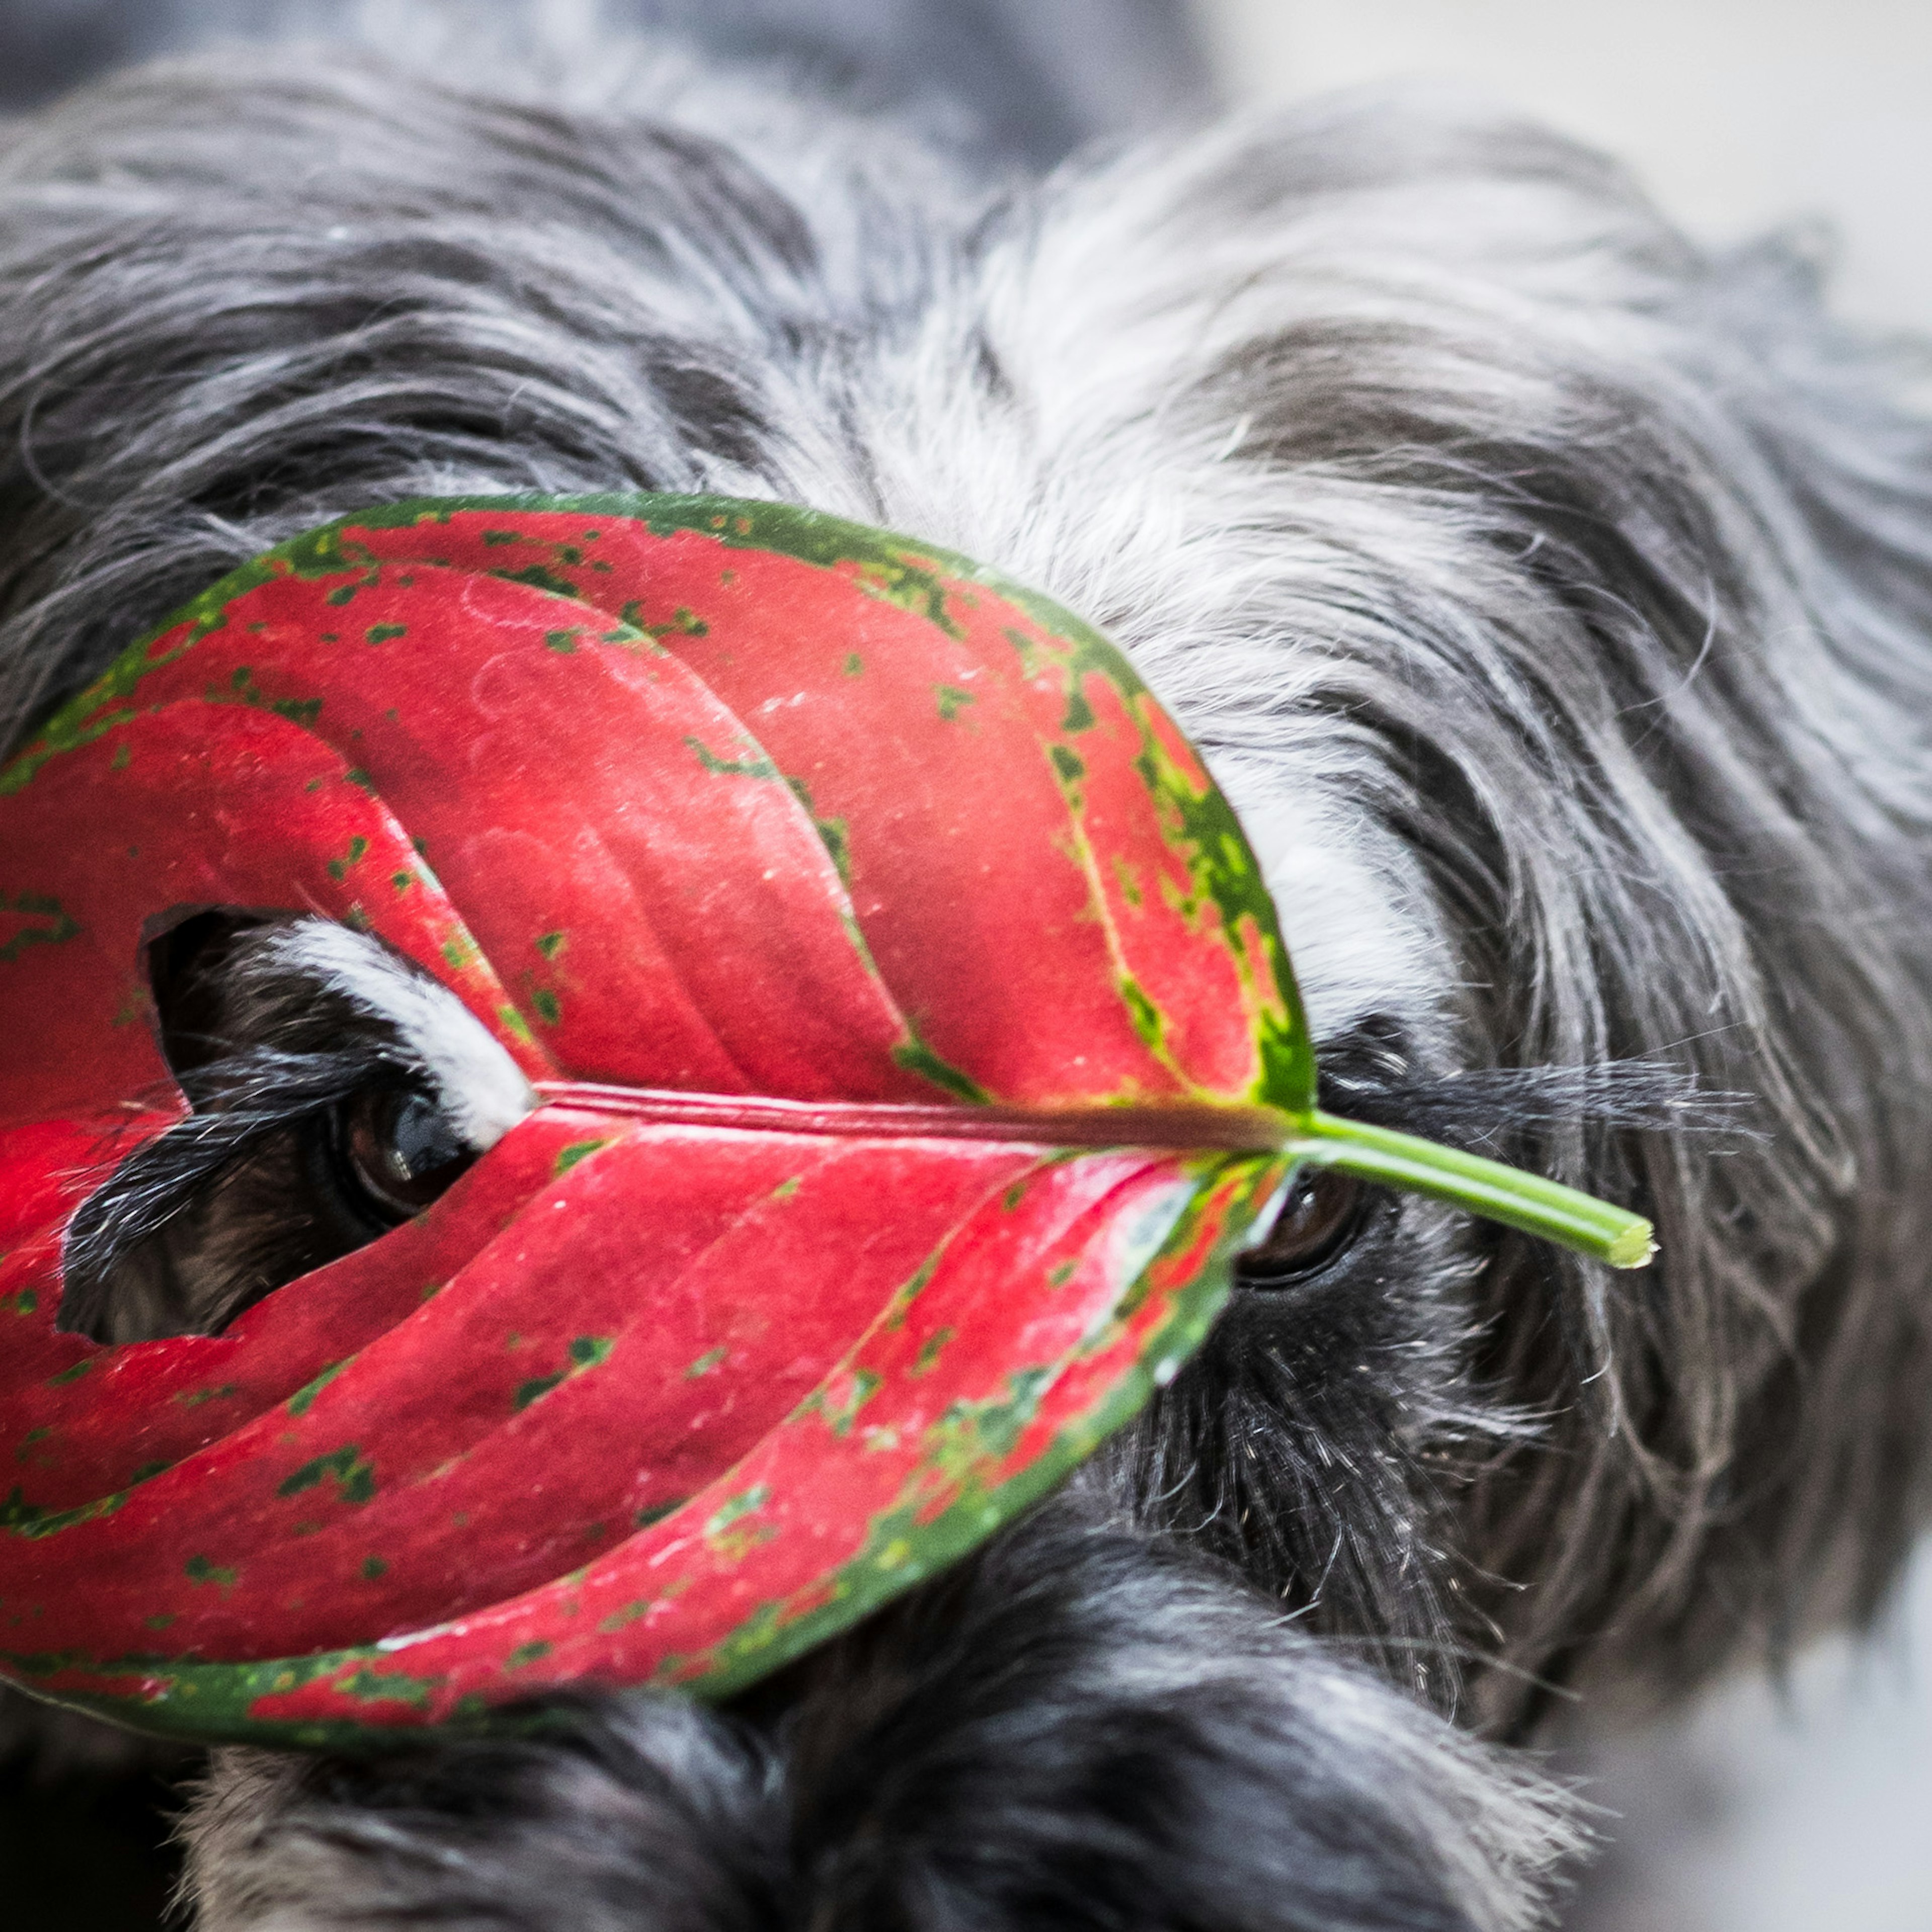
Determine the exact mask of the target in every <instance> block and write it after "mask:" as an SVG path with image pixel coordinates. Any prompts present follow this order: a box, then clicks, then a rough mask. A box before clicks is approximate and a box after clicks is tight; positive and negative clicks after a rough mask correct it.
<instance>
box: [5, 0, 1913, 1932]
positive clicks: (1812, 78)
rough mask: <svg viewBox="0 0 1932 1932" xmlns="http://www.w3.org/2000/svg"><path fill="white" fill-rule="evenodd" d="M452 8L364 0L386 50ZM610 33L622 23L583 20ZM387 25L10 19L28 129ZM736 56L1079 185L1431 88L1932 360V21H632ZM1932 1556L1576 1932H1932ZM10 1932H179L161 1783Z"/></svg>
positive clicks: (133, 10) (1417, 9)
mask: <svg viewBox="0 0 1932 1932" xmlns="http://www.w3.org/2000/svg"><path fill="white" fill-rule="evenodd" d="M438 4H439V0H379V4H376V5H363V6H362V8H361V11H362V13H363V14H364V16H365V18H371V19H374V20H377V21H379V22H389V21H393V20H399V19H401V17H404V15H406V14H410V13H416V12H419V11H422V10H425V9H434V7H436V6H437V5H438ZM550 4H552V5H554V6H555V7H557V8H558V9H559V10H561V11H563V12H565V13H568V12H570V11H571V10H576V11H577V12H579V13H583V14H586V16H587V14H588V13H589V11H591V10H593V8H594V6H595V0H550ZM357 10H358V7H357V5H356V0H0V113H4V112H10V111H17V110H21V109H23V108H27V107H31V106H32V105H33V104H35V103H36V102H37V101H41V100H43V99H45V98H49V96H51V95H53V94H55V93H57V92H60V91H61V90H62V89H65V88H66V87H68V86H71V85H73V84H74V83H77V82H78V81H80V80H83V79H84V78H86V77H87V76H88V75H89V74H92V73H95V72H98V71H101V69H103V68H108V67H112V66H114V65H119V64H121V63H122V62H125V61H127V60H130V59H134V58H141V57H143V56H145V55H148V54H151V53H153V52H159V51H161V50H163V49H169V48H172V47H175V46H182V45H187V44H190V43H194V42H196V41H200V40H208V39H215V38H220V37H225V36H228V35H230V34H258V33H266V32H269V31H287V30H289V29H290V28H292V27H293V28H296V29H297V30H300V29H302V28H320V29H323V30H327V29H328V28H329V27H330V26H332V25H333V24H335V23H339V22H340V21H341V20H342V19H343V18H344V17H346V16H349V15H351V14H353V13H356V11H357ZM604 11H605V12H606V13H608V14H609V15H610V16H612V17H616V18H620V19H631V20H637V19H643V18H646V17H648V18H650V19H652V20H657V21H658V22H661V23H665V24H667V25H668V26H670V27H671V28H673V30H675V31H679V32H680V33H682V34H685V35H686V36H688V37H691V38H694V39H695V40H698V41H700V43H703V44H704V45H705V46H707V47H708V48H709V49H712V50H714V51H715V52H720V53H725V54H733V53H739V52H751V53H754V54H760V55H763V54H770V53H773V52H780V53H799V52H802V54H804V55H805V56H806V57H807V58H809V60H810V61H811V62H812V63H813V64H814V65H816V66H817V67H818V68H820V70H821V71H834V72H835V71H840V70H841V68H849V69H851V70H854V71H856V70H857V69H859V68H863V69H864V70H865V72H866V73H867V74H868V76H869V77H870V79H869V81H868V90H869V92H870V93H871V95H872V97H873V98H877V99H879V100H880V101H883V102H884V103H886V104H898V105H907V104H932V103H933V102H934V101H938V103H939V104H941V106H942V107H943V108H944V110H945V111H946V112H947V113H949V114H950V115H953V116H954V117H955V118H956V119H957V120H958V121H959V122H960V123H961V124H962V125H965V126H968V127H977V129H978V130H980V132H979V135H978V137H977V138H978V139H979V140H980V142H981V144H982V145H983V146H985V147H986V148H987V149H989V151H993V152H995V153H998V154H1002V155H1004V156H1007V157H1010V158H1017V159H1019V160H1021V161H1022V162H1023V163H1028V164H1031V165H1035V166H1044V165H1049V164H1050V163H1052V162H1053V161H1054V160H1057V159H1058V158H1059V157H1060V156H1061V155H1062V154H1064V153H1065V152H1067V151H1068V150H1070V148H1073V147H1074V146H1075V145H1078V144H1079V142H1081V141H1082V140H1084V139H1089V138H1092V137H1094V136H1103V137H1120V136H1127V135H1130V134H1131V133H1133V132H1134V131H1136V130H1139V129H1141V128H1143V127H1148V126H1150V125H1152V124H1155V123H1157V122H1158V121H1160V120H1161V119H1163V118H1166V117H1168V116H1170V115H1174V114H1175V113H1182V112H1187V111H1190V110H1193V109H1195V108H1197V107H1199V106H1200V105H1202V104H1204V103H1207V102H1209V101H1213V100H1214V99H1215V98H1219V99H1220V100H1223V101H1229V102H1244V101H1247V102H1253V101H1286V100H1289V99H1292V98H1295V97H1297V96H1299V95H1305V94H1309V93H1313V92H1319V91H1322V90H1324V89H1329V88H1333V87H1338V86H1354V85H1357V84H1359V83H1365V82H1372V81H1375V80H1384V79H1391V78H1394V77H1416V76H1429V77H1436V78H1438V79H1444V80H1450V81H1452V82H1454V83H1459V84H1460V85H1462V86H1465V87H1468V88H1472V89H1477V90H1480V91H1482V92H1487V93H1488V94H1490V95H1493V96H1495V97H1496V98H1499V100H1501V101H1504V102H1505V103H1507V104H1510V105H1511V106H1513V107H1517V108H1520V109H1524V110H1529V112H1531V113H1533V114H1535V115H1538V116H1539V117H1541V118H1544V119H1545V120H1547V121H1550V122H1551V123H1553V124H1555V125H1556V126H1558V127H1562V128H1563V129H1564V130H1567V131H1568V132H1570V133H1574V134H1577V135H1580V136H1583V137H1584V138H1585V139H1588V140H1590V141H1592V142H1595V143H1597V144H1598V145H1601V146H1602V147H1604V148H1607V149H1609V150H1610V151H1612V152H1613V153H1615V154H1617V155H1618V156H1619V157H1621V158H1622V160H1625V162H1626V163H1628V164H1629V165H1630V166H1632V167H1633V168H1634V169H1635V171H1636V172H1637V174H1638V175H1639V176H1640V178H1642V179H1643V181H1645V182H1646V184H1647V185H1648V186H1649V188H1650V189H1651V190H1652V193H1654V194H1655V196H1656V197H1657V199H1658V200H1659V201H1660V202H1662V203H1663V205H1664V206H1665V207H1666V208H1667V209H1668V210H1669V211H1670V212H1671V213H1672V214H1673V215H1675V216H1676V217H1677V219H1678V220H1679V221H1680V222H1681V223H1683V224H1684V225H1685V226H1688V228H1689V229H1691V231H1692V232H1693V233H1695V234H1696V235H1697V236H1700V237H1701V238H1703V239H1709V240H1712V241H1715V242H1723V241H1727V240H1730V239H1736V238H1739V237H1741V236H1745V235H1746V234H1748V233H1752V232H1754V231H1755V230H1758V229H1763V228H1765V227H1767V226H1785V225H1788V224H1791V223H1804V224H1808V225H1809V226H1813V227H1814V228H1816V229H1817V230H1818V231H1819V232H1820V234H1821V235H1823V234H1826V233H1829V236H1831V237H1832V238H1833V239H1832V242H1831V243H1830V246H1831V247H1832V249H1833V250H1835V260H1836V261H1837V263H1838V272H1837V275H1836V277H1835V286H1836V288H1837V290H1838V305H1839V307H1840V309H1841V312H1842V313H1843V314H1845V315H1846V316H1847V317H1849V318H1851V319H1852V320H1855V321H1858V322H1859V323H1863V324H1864V325H1867V326H1871V327H1873V328H1876V329H1884V330H1908V331H1919V330H1923V331H1924V332H1927V334H1928V335H1932V218H1928V217H1932V104H1928V103H1929V102H1932V0H1198V4H1196V5H1193V6H1192V7H1190V5H1188V4H1187V0H809V4H808V3H807V0H607V5H605V7H604ZM1928 1675H1932V1556H1928V1558H1927V1560H1925V1561H1922V1562H1921V1563H1920V1564H1919V1565H1918V1568H1917V1570H1916V1571H1915V1574H1914V1576H1913V1577H1912V1581H1911V1583H1910V1586H1909V1589H1907V1590H1906V1592H1904V1594H1903V1596H1902V1598H1901V1600H1900V1604H1899V1606H1898V1608H1897V1614H1896V1616H1894V1619H1893V1621H1892V1622H1891V1625H1890V1626H1889V1628H1888V1629H1887V1630H1886V1631H1885V1632H1883V1633H1882V1634H1881V1635H1880V1637H1879V1640H1877V1642H1876V1643H1875V1644H1873V1645H1872V1646H1866V1647H1859V1648H1855V1647H1853V1646H1851V1645H1849V1644H1848V1643H1843V1642H1834V1643H1830V1644H1827V1645H1826V1646H1823V1648H1822V1649H1820V1650H1819V1651H1817V1652H1815V1653H1814V1654H1813V1655H1810V1656H1808V1657H1807V1658H1805V1659H1804V1660H1802V1661H1801V1663H1800V1664H1799V1667H1798V1668H1797V1669H1796V1671H1795V1673H1793V1676H1792V1678H1791V1679H1790V1682H1788V1683H1787V1684H1786V1685H1783V1686H1781V1687H1778V1688H1773V1687H1769V1686H1767V1685H1763V1684H1760V1683H1741V1684H1738V1685H1733V1686H1731V1687H1730V1688H1725V1689H1722V1690H1721V1691H1718V1693H1717V1694H1715V1695H1714V1696H1713V1697H1711V1698H1709V1700H1706V1703H1704V1705H1703V1706H1701V1707H1700V1709H1698V1710H1697V1712H1694V1713H1692V1714H1691V1715H1690V1716H1688V1718H1686V1719H1685V1720H1684V1721H1682V1722H1680V1723H1678V1724H1674V1725H1673V1726H1671V1727H1669V1728H1668V1729H1667V1730H1663V1731H1660V1732H1658V1733H1653V1734H1652V1735H1650V1736H1645V1737H1639V1738H1631V1739H1625V1740H1623V1741H1621V1742H1616V1743H1615V1744H1613V1745H1599V1746H1598V1747H1597V1748H1595V1750H1594V1751H1593V1753H1592V1755H1591V1757H1589V1759H1588V1760H1582V1759H1580V1760H1577V1763H1576V1764H1575V1766H1574V1769H1575V1771H1576V1772H1577V1775H1579V1776H1580V1777H1584V1778H1588V1779H1589V1787H1588V1788H1589V1790H1590V1792H1591V1794H1592V1796H1594V1797H1595V1799H1597V1801H1598V1802H1599V1803H1600V1804H1601V1805H1602V1806H1603V1807H1604V1817H1603V1819H1602V1826H1603V1829H1604V1835H1605V1837H1606V1838H1607V1840H1608V1841H1609V1843H1610V1849H1609V1850H1608V1852H1607V1855H1606V1856H1605V1857H1604V1859H1603V1860H1602V1861H1601V1863H1600V1864H1598V1866H1597V1867H1595V1869H1594V1870H1593V1871H1592V1873H1590V1874H1589V1875H1588V1876H1587V1877H1586V1879H1585V1880H1584V1881H1583V1885H1582V1886H1581V1888H1580V1891H1579V1892H1578V1894H1577V1897H1576V1899H1575V1900H1574V1904H1573V1907H1572V1909H1571V1913H1570V1915H1569V1917H1568V1921H1567V1926H1568V1932H1747V1928H1748V1932H1932V1691H1928V1688H1927V1678H1928ZM7 1755H8V1742H7V1724H6V1721H5V1715H4V1712H0V1924H4V1925H5V1926H6V1927H8V1928H10V1932H12V1928H16V1927H17V1928H18V1932H55V1928H58V1932H95V1928H96V1927H99V1928H101V1932H145V1928H148V1927H152V1926H154V1925H155V1924H157V1923H158V1922H159V1918H160V1911H161V1901H162V1897H163V1889H164V1885H165V1881H166V1871H165V1867H164V1862H163V1861H159V1860H157V1856H156V1853H155V1849H154V1839H155V1836H156V1831H155V1826H154V1808H153V1801H154V1793H156V1792H157V1791H158V1790H159V1786H158V1784H153V1785H148V1786H145V1787H129V1786H128V1785H127V1784H124V1783H121V1784H114V1783H110V1782H108V1781H104V1780H101V1779H98V1778H96V1779H94V1780H92V1781H90V1780H89V1778H86V1777H85V1776H83V1777H82V1778H80V1779H79V1780H75V1779H74V1778H65V1779H51V1780H50V1779H49V1778H45V1777H37V1776H36V1775H34V1774H32V1773H31V1772H28V1770H26V1769H25V1768H24V1765H23V1760H21V1759H20V1757H19V1756H18V1755H17V1754H16V1755H15V1757H14V1758H13V1763H12V1766H11V1769H7V1768H6V1760H7Z"/></svg>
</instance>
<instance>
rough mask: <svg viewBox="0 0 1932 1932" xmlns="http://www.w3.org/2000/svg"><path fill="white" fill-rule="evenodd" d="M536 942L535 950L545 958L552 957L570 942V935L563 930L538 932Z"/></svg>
mask: <svg viewBox="0 0 1932 1932" xmlns="http://www.w3.org/2000/svg"><path fill="white" fill-rule="evenodd" d="M535 944H536V949H537V950H538V952H539V953H541V954H542V955H543V956H544V958H545V959H555V958H556V956H557V955H558V954H559V953H561V952H562V950H563V949H564V948H565V947H566V946H568V944H570V936H569V935H568V933H563V932H540V933H538V935H537V937H536V942H535Z"/></svg>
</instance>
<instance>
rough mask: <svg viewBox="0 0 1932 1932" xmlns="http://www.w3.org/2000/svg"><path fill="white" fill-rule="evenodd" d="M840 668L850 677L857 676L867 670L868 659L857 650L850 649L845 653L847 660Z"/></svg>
mask: <svg viewBox="0 0 1932 1932" xmlns="http://www.w3.org/2000/svg"><path fill="white" fill-rule="evenodd" d="M839 668H840V669H841V670H843V671H844V673H845V675H846V676H847V677H857V676H860V675H861V674H862V673H863V672H864V670H865V659H864V658H862V657H861V656H860V655H859V653H858V652H856V651H847V652H846V653H845V661H844V664H841V666H840V667H839Z"/></svg>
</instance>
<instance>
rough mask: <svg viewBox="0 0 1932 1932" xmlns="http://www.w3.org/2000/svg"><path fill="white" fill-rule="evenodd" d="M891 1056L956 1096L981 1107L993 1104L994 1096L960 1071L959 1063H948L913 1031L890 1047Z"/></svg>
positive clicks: (906, 1068)
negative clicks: (957, 1065)
mask: <svg viewBox="0 0 1932 1932" xmlns="http://www.w3.org/2000/svg"><path fill="white" fill-rule="evenodd" d="M892 1059H893V1061H894V1064H896V1065H898V1066H900V1067H904V1069H905V1070H906V1071H907V1073H918V1074H922V1075H923V1076H925V1077H926V1079H929V1080H930V1081H931V1082H932V1084H933V1085H935V1087H938V1088H944V1091H946V1092H947V1093H949V1094H951V1095H952V1096H953V1098H954V1099H955V1100H970V1101H971V1102H972V1103H974V1105H975V1106H990V1105H991V1104H992V1095H991V1094H989V1093H988V1092H987V1091H986V1088H983V1087H982V1086H981V1085H980V1083H979V1082H977V1080H975V1079H973V1078H972V1077H971V1076H970V1075H968V1074H965V1073H961V1072H960V1070H959V1068H958V1067H949V1066H948V1065H947V1064H946V1062H945V1061H943V1060H941V1058H940V1057H939V1056H938V1054H936V1053H935V1052H933V1050H932V1048H931V1047H929V1046H927V1045H926V1043H925V1041H924V1040H921V1039H920V1038H919V1036H918V1035H917V1034H912V1036H911V1037H910V1039H908V1040H901V1042H900V1043H899V1044H898V1046H895V1047H894V1048H893V1049H892Z"/></svg>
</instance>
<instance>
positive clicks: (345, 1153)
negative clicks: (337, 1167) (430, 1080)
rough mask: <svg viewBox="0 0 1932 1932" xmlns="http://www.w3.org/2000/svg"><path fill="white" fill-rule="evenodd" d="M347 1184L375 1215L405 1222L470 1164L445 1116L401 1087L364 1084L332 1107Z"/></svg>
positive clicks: (471, 1158)
mask: <svg viewBox="0 0 1932 1932" xmlns="http://www.w3.org/2000/svg"><path fill="white" fill-rule="evenodd" d="M337 1136H338V1145H340V1147H341V1150H342V1158H343V1165H344V1168H345V1169H346V1170H347V1180H348V1181H349V1183H350V1184H351V1185H352V1186H353V1187H354V1188H355V1189H356V1191H357V1192H358V1193H359V1195H360V1196H362V1197H363V1202H362V1203H359V1204H358V1205H363V1203H366V1204H367V1205H368V1208H371V1210H373V1211H374V1217H376V1218H379V1219H382V1220H389V1221H392V1222H402V1221H407V1220H408V1219H409V1218H410V1216H411V1215H413V1214H421V1213H422V1211H423V1210H424V1209H425V1208H427V1207H428V1206H430V1205H431V1203H432V1202H435V1201H436V1200H437V1199H439V1198H440V1197H441V1196H443V1195H444V1194H446V1193H448V1192H449V1190H450V1188H451V1187H452V1186H453V1185H454V1184H455V1182H456V1181H458V1179H459V1178H460V1177H461V1176H462V1175H463V1173H464V1172H465V1171H466V1169H469V1168H470V1167H471V1166H474V1165H475V1160H476V1155H475V1151H474V1149H472V1148H469V1147H467V1146H466V1145H464V1143H463V1140H462V1139H461V1137H460V1136H459V1135H458V1133H457V1131H456V1129H455V1127H454V1126H453V1125H452V1123H451V1121H450V1119H449V1115H446V1113H444V1112H443V1110H442V1109H440V1107H438V1106H437V1105H436V1103H434V1101H432V1100H428V1099H427V1098H426V1097H425V1096H424V1095H422V1094H419V1093H416V1092H414V1091H412V1090H411V1089H410V1088H406V1087H368V1088H363V1090H362V1091H361V1092H360V1093H359V1094H354V1095H353V1096H352V1097H350V1099H349V1100H347V1101H346V1102H345V1103H344V1104H343V1106H341V1108H340V1109H338V1128H337Z"/></svg>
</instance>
